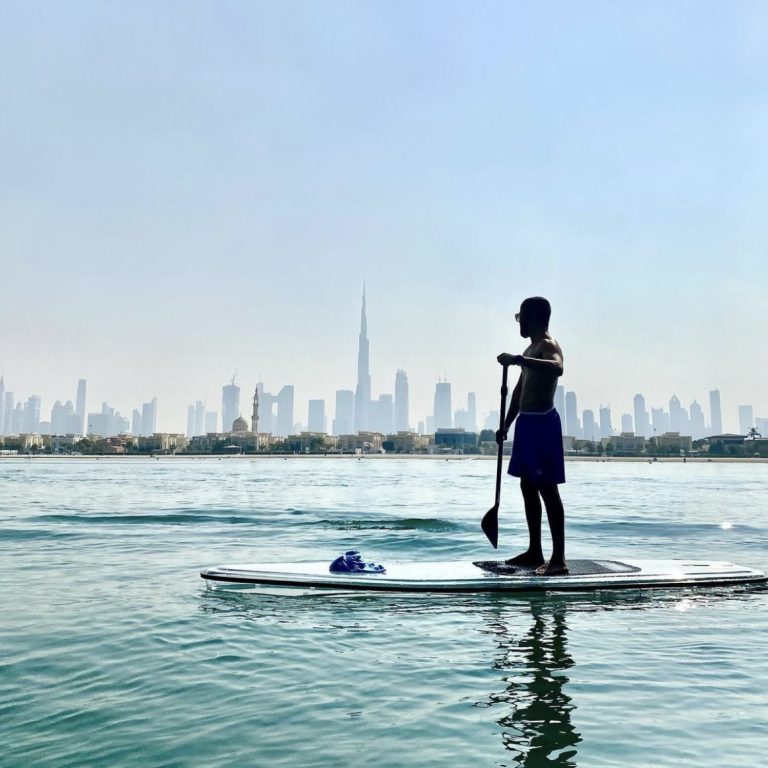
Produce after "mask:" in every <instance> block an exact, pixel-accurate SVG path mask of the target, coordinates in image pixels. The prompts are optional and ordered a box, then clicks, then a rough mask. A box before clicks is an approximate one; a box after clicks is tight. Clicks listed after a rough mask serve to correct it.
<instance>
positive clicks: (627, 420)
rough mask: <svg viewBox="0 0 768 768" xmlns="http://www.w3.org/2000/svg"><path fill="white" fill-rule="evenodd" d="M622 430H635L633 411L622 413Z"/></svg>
mask: <svg viewBox="0 0 768 768" xmlns="http://www.w3.org/2000/svg"><path fill="white" fill-rule="evenodd" d="M621 431H622V432H634V431H635V428H634V425H633V424H632V414H631V413H622V414H621Z"/></svg>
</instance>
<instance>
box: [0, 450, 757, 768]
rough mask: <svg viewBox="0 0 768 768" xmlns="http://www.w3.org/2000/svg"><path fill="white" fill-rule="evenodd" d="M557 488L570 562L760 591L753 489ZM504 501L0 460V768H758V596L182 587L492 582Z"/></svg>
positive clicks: (656, 477) (473, 494)
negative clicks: (425, 570)
mask: <svg viewBox="0 0 768 768" xmlns="http://www.w3.org/2000/svg"><path fill="white" fill-rule="evenodd" d="M567 471H568V478H569V481H568V484H567V485H566V486H565V488H564V490H563V496H564V499H565V502H566V512H567V516H568V528H567V531H568V537H569V541H568V545H569V549H568V553H569V554H570V555H571V556H572V557H576V556H582V557H596V556H600V557H622V556H624V557H690V556H692V555H695V556H697V557H703V558H711V559H725V560H732V561H735V562H739V563H743V564H745V565H751V566H755V567H758V568H761V569H763V570H766V569H767V568H768V511H767V510H768V493H767V492H766V491H767V490H768V465H766V464H759V465H741V464H685V465H683V464H654V465H649V464H643V463H635V464H619V463H571V464H568V467H567ZM506 480H507V482H506V483H505V486H504V488H503V491H502V510H501V521H502V529H501V535H500V541H501V548H502V550H501V551H502V553H503V554H514V553H516V552H517V551H519V550H520V549H521V547H522V546H523V545H524V543H525V536H524V526H523V524H522V515H521V504H520V502H519V500H518V493H517V490H516V488H515V486H514V484H513V482H512V481H511V479H509V478H506ZM493 482H494V464H493V462H492V461H472V460H463V461H450V462H446V461H419V460H410V461H408V460H404V461H399V460H386V461H376V460H370V459H369V460H363V461H357V460H338V459H291V460H289V461H285V460H275V459H261V460H247V459H246V460H240V459H225V460H221V461H216V460H201V459H197V460H195V459H189V460H187V459H184V460H170V459H169V460H161V461H157V460H124V461H114V460H85V459H83V460H45V459H37V460H24V459H18V460H16V459H12V460H2V461H0V590H1V594H2V618H0V765H2V766H21V765H24V766H26V765H34V766H90V765H99V766H101V765H103V766H135V765H142V766H233V765H238V766H329V767H330V766H351V765H362V764H367V765H372V766H377V768H387V767H389V766H391V767H392V768H395V767H396V766H397V767H399V766H436V765H441V766H449V767H452V766H457V767H461V766H469V765H472V766H521V765H522V766H576V765H578V766H582V768H595V767H597V766H617V765H621V766H654V767H656V768H658V767H660V766H673V765H674V766H681V765H682V766H698V765H713V766H714V765H716V766H718V767H719V768H723V767H724V766H737V765H738V766H741V765H743V764H752V765H764V764H765V755H766V754H768V693H767V691H768V652H767V649H766V643H767V642H768V641H767V638H768V590H765V589H754V588H753V589H743V588H742V589H718V590H707V591H687V592H670V591H663V590H659V591H654V592H648V593H642V594H641V593H628V592H622V593H616V594H613V595H611V594H604V595H598V596H569V597H561V596H557V595H550V596H539V597H522V598H521V597H500V596H478V597H475V598H469V597H443V598H440V599H434V598H425V597H417V598H414V597H403V596H396V597H386V596H378V597H364V596H355V597H327V596H326V597H317V596H303V597H274V596H253V595H245V594H227V593H218V592H215V591H213V590H206V588H205V584H204V582H203V581H202V580H201V579H200V578H199V576H198V571H199V569H200V568H201V567H203V566H206V565H216V564H222V563H227V562H244V561H249V560H251V561H258V560H261V561H263V560H271V559H274V560H291V559H298V560H311V559H327V560H329V561H330V560H331V559H332V558H333V557H335V556H336V555H337V554H339V553H340V552H342V551H343V550H344V549H346V548H350V547H357V548H359V549H361V550H362V552H363V555H364V557H366V558H367V559H373V560H376V561H377V562H383V563H385V564H386V563H387V562H392V561H394V560H397V559H417V558H422V559H453V558H456V559H463V558H471V559H477V558H487V557H488V556H490V555H491V553H492V551H493V550H491V549H490V547H489V545H488V544H487V543H486V542H485V540H484V538H483V536H482V534H481V533H480V531H479V528H478V523H479V519H480V517H481V516H482V514H483V513H484V512H485V511H486V510H487V509H488V507H490V506H491V504H492V502H493Z"/></svg>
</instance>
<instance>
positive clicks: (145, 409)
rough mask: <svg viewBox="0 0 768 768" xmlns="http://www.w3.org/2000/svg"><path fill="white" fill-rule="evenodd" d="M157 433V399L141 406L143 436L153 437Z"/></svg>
mask: <svg viewBox="0 0 768 768" xmlns="http://www.w3.org/2000/svg"><path fill="white" fill-rule="evenodd" d="M155 432H157V398H156V397H153V398H152V399H151V400H150V401H149V402H148V403H144V404H143V405H142V406H141V434H142V435H144V436H145V437H151V436H152V435H154V434H155Z"/></svg>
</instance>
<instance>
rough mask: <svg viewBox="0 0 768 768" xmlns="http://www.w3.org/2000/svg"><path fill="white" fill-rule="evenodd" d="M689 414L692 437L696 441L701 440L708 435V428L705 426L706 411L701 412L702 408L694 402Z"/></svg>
mask: <svg viewBox="0 0 768 768" xmlns="http://www.w3.org/2000/svg"><path fill="white" fill-rule="evenodd" d="M689 413H690V421H691V437H692V438H693V439H694V440H701V438H702V437H704V435H705V433H706V427H705V426H704V411H702V410H701V406H700V405H699V404H698V403H697V402H696V401H695V400H694V401H693V402H692V403H691V407H690V409H689Z"/></svg>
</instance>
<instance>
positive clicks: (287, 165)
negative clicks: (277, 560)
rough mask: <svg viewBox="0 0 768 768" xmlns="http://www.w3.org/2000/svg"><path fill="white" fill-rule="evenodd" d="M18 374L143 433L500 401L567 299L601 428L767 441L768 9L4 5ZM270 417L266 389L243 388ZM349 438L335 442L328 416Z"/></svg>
mask: <svg viewBox="0 0 768 768" xmlns="http://www.w3.org/2000/svg"><path fill="white" fill-rule="evenodd" d="M0 103H1V104H2V117H0V366H2V369H3V371H4V373H5V379H6V384H7V386H9V387H10V388H11V389H13V390H14V392H15V394H16V396H17V397H21V396H23V397H26V396H28V395H29V394H32V393H36V394H39V395H41V396H42V397H43V418H48V414H49V413H50V406H51V405H52V402H53V400H55V399H58V398H61V399H66V398H72V399H74V395H75V386H76V379H77V378H78V377H81V376H82V377H86V378H87V379H88V381H89V387H90V390H89V403H88V405H89V409H92V410H97V409H98V407H99V405H100V402H101V401H102V400H107V401H109V402H110V404H111V405H113V406H115V407H117V408H119V409H120V410H121V411H123V412H124V413H125V412H126V411H127V412H130V409H131V408H133V407H135V406H136V405H138V404H140V403H141V402H142V401H144V400H147V399H149V398H151V397H152V396H153V395H157V396H158V398H159V423H158V427H159V428H160V429H164V430H183V429H184V428H185V426H186V406H187V404H188V403H189V402H192V401H194V400H197V399H205V400H207V401H208V405H209V407H210V408H215V409H216V410H220V400H221V391H220V387H221V385H222V384H224V383H226V381H227V380H228V379H229V377H230V376H231V374H232V372H233V371H234V370H237V371H238V372H239V374H238V380H239V382H240V384H241V385H242V387H243V389H244V390H249V391H250V390H251V389H252V388H253V386H254V385H255V383H256V381H257V380H258V379H259V377H262V378H263V381H264V382H265V385H266V388H267V390H270V391H273V392H276V391H277V390H279V388H280V387H281V386H282V385H283V384H285V383H293V384H295V386H296V418H297V420H301V421H304V422H305V421H306V401H307V400H308V399H309V398H316V397H322V398H325V399H326V401H327V404H328V409H327V411H328V414H329V417H331V416H332V415H333V407H332V403H333V396H334V391H335V390H336V389H337V388H342V387H343V388H350V389H352V388H354V384H355V371H356V358H355V356H356V348H357V331H358V324H359V303H360V293H361V287H362V282H363V280H364V279H365V281H366V284H367V287H368V309H369V330H370V339H371V369H372V378H373V382H372V385H373V386H372V389H373V392H374V394H375V395H378V394H379V393H381V392H393V390H394V376H395V370H396V369H397V368H398V367H403V368H405V370H406V371H407V373H408V376H409V379H410V383H411V403H412V408H411V412H412V417H411V421H412V422H414V424H415V422H416V421H417V420H418V419H420V418H423V416H424V415H425V414H426V413H427V412H428V411H431V408H432V397H433V393H434V383H435V381H436V379H437V377H438V375H440V376H442V375H445V376H447V377H448V379H449V380H450V381H451V382H452V383H453V389H454V407H457V406H460V405H462V404H465V400H466V392H467V391H468V390H474V391H476V392H477V393H478V400H479V409H480V411H481V412H485V411H488V410H490V409H492V408H497V407H498V402H497V401H498V387H499V376H500V370H499V367H498V365H497V364H496V362H495V356H496V354H498V353H499V352H501V351H510V352H517V351H521V349H522V346H521V342H522V340H521V339H520V338H519V336H517V328H516V326H515V324H514V322H513V320H512V314H513V312H514V311H516V309H517V306H518V305H519V302H520V300H521V299H522V298H524V297H525V296H527V295H530V294H543V295H545V296H548V297H549V298H550V299H551V301H552V303H553V307H554V313H553V318H552V330H553V333H554V334H555V335H556V337H557V338H558V339H559V340H560V342H561V343H562V345H563V349H564V352H565V363H566V374H565V377H564V384H565V385H566V387H567V388H569V389H574V390H575V391H576V392H577V393H578V395H579V406H580V408H586V407H591V408H597V406H598V405H599V404H600V403H610V404H611V406H612V409H613V414H614V423H615V424H618V423H619V420H620V415H621V413H622V412H624V411H630V410H631V398H632V396H633V395H634V394H635V392H643V393H644V394H645V395H646V397H647V398H648V402H649V405H657V404H661V403H665V404H666V403H668V401H669V398H670V396H671V395H672V394H673V393H675V394H677V395H678V397H679V398H680V399H681V401H682V402H683V404H684V405H685V406H686V407H687V405H688V404H689V403H690V402H691V400H693V399H694V398H696V399H698V400H699V402H703V403H704V404H705V412H706V413H707V416H708V412H709V408H708V403H707V392H708V390H709V389H711V388H712V387H715V386H717V387H719V388H720V391H721V393H722V399H723V408H724V417H725V427H726V428H731V429H736V428H737V420H736V408H737V406H738V404H740V403H752V404H754V406H755V415H756V416H768V384H766V382H767V381H768V375H767V374H768V351H767V350H768V345H767V344H766V341H765V334H766V329H767V328H768V302H767V301H766V296H767V295H768V293H767V289H768V260H767V259H766V243H767V242H768V5H766V3H764V2H720V1H719V2H702V0H696V2H682V1H677V2H669V1H668V0H665V1H664V2H648V1H646V2H643V3H630V2H615V1H612V2H577V1H574V0H566V1H565V2H533V1H531V2H510V1H506V2H464V3H451V2H445V0H440V2H417V3H413V2H392V1H388V2H381V3H373V2H361V1H360V0H355V1H354V2H329V1H324V2H270V3H266V2H261V3H259V2H253V1H249V2H226V1H224V2H218V1H217V2H207V3H198V2H190V1H189V0H187V1H185V2H163V3H157V2H136V0H130V2H54V1H53V0H51V1H50V2H31V1H30V0H24V1H23V2H4V3H3V4H2V6H0ZM244 394H245V393H244ZM329 420H330V418H329Z"/></svg>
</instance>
